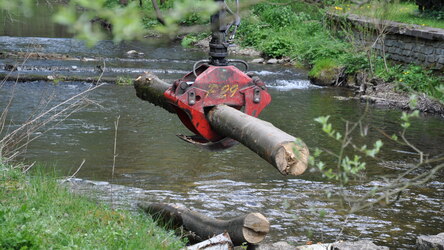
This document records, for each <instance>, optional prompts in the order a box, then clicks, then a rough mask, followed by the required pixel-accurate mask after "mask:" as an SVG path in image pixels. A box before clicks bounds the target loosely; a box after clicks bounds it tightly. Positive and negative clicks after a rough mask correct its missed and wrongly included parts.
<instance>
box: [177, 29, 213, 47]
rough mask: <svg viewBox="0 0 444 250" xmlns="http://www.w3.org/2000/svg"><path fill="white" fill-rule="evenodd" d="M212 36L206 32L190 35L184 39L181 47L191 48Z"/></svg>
mask: <svg viewBox="0 0 444 250" xmlns="http://www.w3.org/2000/svg"><path fill="white" fill-rule="evenodd" d="M209 35H210V34H209V33H206V32H201V33H190V34H187V35H186V36H184V37H183V39H182V41H181V45H182V46H183V47H191V46H192V45H194V44H195V43H196V42H198V41H200V40H202V39H204V38H206V37H208V36H209Z"/></svg>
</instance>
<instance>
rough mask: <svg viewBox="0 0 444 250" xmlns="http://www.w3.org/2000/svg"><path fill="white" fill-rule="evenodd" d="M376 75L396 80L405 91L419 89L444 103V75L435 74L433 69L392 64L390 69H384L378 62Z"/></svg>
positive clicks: (387, 79)
mask: <svg viewBox="0 0 444 250" xmlns="http://www.w3.org/2000/svg"><path fill="white" fill-rule="evenodd" d="M377 65H378V68H377V69H376V75H377V76H378V77H381V78H382V79H384V80H386V81H395V82H397V83H398V85H397V86H398V88H399V89H400V90H403V91H417V92H421V93H425V94H427V95H428V96H431V97H434V98H436V99H438V100H440V101H441V102H443V103H444V93H443V91H442V88H443V87H444V84H443V82H444V77H442V76H434V75H433V73H432V71H430V70H425V69H424V68H423V67H421V66H417V65H408V66H406V67H404V66H402V65H392V66H390V67H389V70H388V71H387V70H385V69H383V67H382V65H381V63H378V64H377Z"/></svg>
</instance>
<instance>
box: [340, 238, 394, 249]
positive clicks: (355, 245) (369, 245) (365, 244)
mask: <svg viewBox="0 0 444 250" xmlns="http://www.w3.org/2000/svg"><path fill="white" fill-rule="evenodd" d="M331 249H332V250H356V249H366V250H388V249H389V248H388V247H382V246H377V245H375V243H373V242H371V241H369V240H358V241H344V242H339V243H334V244H333V245H332V248H331Z"/></svg>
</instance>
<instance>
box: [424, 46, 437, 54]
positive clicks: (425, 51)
mask: <svg viewBox="0 0 444 250" xmlns="http://www.w3.org/2000/svg"><path fill="white" fill-rule="evenodd" d="M434 52H435V48H433V47H426V48H425V49H424V54H426V55H431V54H433V53H434Z"/></svg>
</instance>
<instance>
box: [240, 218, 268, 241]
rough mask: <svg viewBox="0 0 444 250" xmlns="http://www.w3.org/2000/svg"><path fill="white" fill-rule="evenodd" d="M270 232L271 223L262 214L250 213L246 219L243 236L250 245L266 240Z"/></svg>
mask: <svg viewBox="0 0 444 250" xmlns="http://www.w3.org/2000/svg"><path fill="white" fill-rule="evenodd" d="M269 231H270V222H269V221H268V220H267V218H265V216H263V215H262V214H260V213H250V214H248V215H247V216H246V217H245V219H244V225H243V228H242V234H243V236H244V238H245V240H246V241H247V242H249V243H252V244H256V243H259V242H261V241H262V240H264V238H265V236H266V235H267V233H268V232H269Z"/></svg>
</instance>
